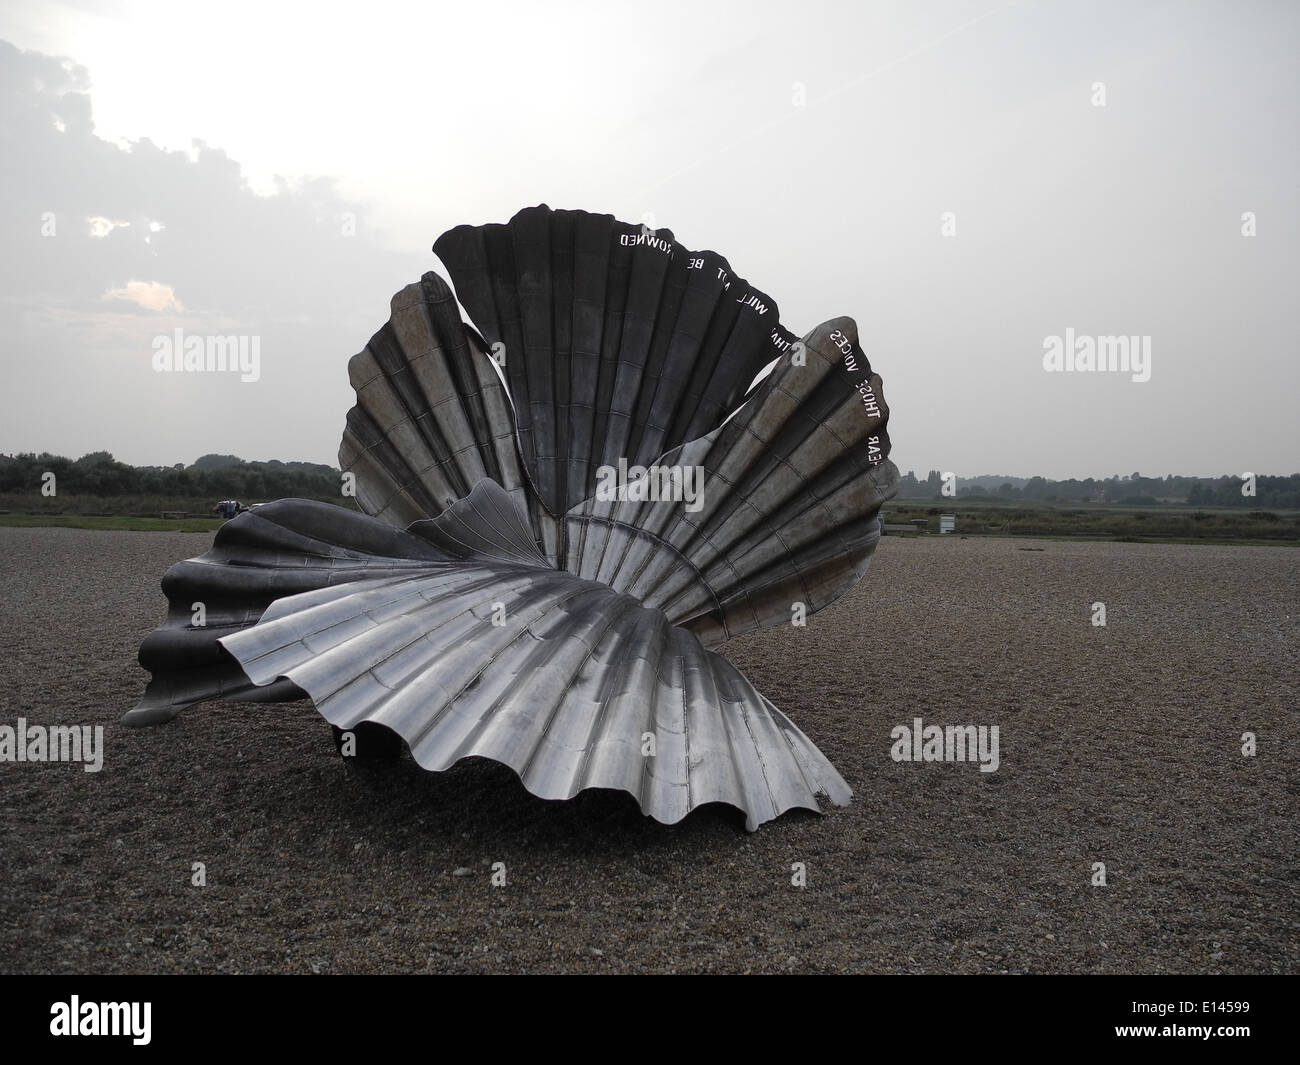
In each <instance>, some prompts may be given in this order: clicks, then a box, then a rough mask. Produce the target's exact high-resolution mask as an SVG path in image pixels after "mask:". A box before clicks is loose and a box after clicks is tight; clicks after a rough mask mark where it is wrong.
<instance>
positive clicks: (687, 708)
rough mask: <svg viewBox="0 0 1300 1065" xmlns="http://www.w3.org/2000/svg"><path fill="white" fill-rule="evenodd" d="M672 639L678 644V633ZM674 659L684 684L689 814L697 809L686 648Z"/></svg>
mask: <svg viewBox="0 0 1300 1065" xmlns="http://www.w3.org/2000/svg"><path fill="white" fill-rule="evenodd" d="M670 639H672V640H673V642H674V643H676V642H677V641H678V640H679V639H680V637H678V636H677V635H676V633H670ZM689 646H690V645H689V644H687V645H686V647H689ZM673 650H674V651H675V650H676V648H675V647H674V648H673ZM674 658H675V660H676V661H677V662H679V663H680V669H681V672H682V683H681V684H680V685H679V686H678V691H679V692H680V694H681V700H682V752H683V765H684V768H685V774H684V776H685V778H686V810H687V812H688V813H689V812H690V811H691V810H693V809H695V789H694V787H692V783H693V781H692V777H693V776H694V774H693V773H692V772H691V713H690V700H689V699H688V698H687V691H686V687H687V680H686V678H687V676H688V675H689V674H688V672H687V669H686V649H685V647H684V648H683V649H682V653H681V654H680V655H674ZM708 664H709V667H710V668H712V663H708Z"/></svg>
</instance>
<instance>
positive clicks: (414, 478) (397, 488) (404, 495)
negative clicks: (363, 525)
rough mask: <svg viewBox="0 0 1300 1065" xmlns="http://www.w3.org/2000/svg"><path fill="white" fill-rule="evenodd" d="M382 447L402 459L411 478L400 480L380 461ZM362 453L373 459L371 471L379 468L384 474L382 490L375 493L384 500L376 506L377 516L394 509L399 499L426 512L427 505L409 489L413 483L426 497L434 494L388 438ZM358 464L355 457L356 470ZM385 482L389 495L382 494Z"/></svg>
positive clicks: (369, 484) (429, 497) (353, 465)
mask: <svg viewBox="0 0 1300 1065" xmlns="http://www.w3.org/2000/svg"><path fill="white" fill-rule="evenodd" d="M381 447H387V448H388V449H389V450H391V451H392V452H393V454H394V455H395V456H397V458H398V461H400V463H401V466H402V468H403V469H405V470H406V471H407V473H408V474H410V476H411V480H409V481H406V482H402V481H399V480H398V479H397V478H396V477H394V476H393V475H392V473H390V472H389V469H388V464H387V462H386V461H380V459H379V457H378V456H379V453H380V448H381ZM362 454H363V455H365V456H367V457H369V458H370V460H371V462H370V467H371V469H370V472H371V473H372V474H373V473H374V472H375V470H378V471H379V473H380V474H382V478H383V480H382V481H381V482H380V484H379V486H378V487H379V489H380V491H376V493H375V494H376V495H377V496H378V497H379V498H380V499H382V500H383V501H382V502H381V503H379V504H378V506H376V508H375V517H378V516H379V515H381V514H384V513H386V512H387V511H388V510H390V509H392V508H393V507H394V505H395V504H397V503H398V502H399V501H405V502H406V503H408V504H409V505H410V507H411V509H413V510H415V511H416V512H417V513H424V512H425V510H426V507H425V506H424V505H423V504H421V503H418V502H417V500H416V497H415V496H413V495H412V494H411V492H410V491H409V489H410V487H411V486H412V485H415V486H416V487H418V488H419V489H420V494H421V495H422V496H423V497H424V498H425V499H432V496H430V495H429V494H428V492H427V491H425V488H424V485H423V484H422V483H421V482H420V479H419V474H418V473H417V471H416V470H414V469H412V468H411V466H410V465H409V464H408V463H407V461H406V459H405V458H402V457H401V456H400V455H398V452H397V450H396V448H392V447H391V446H390V445H389V444H388V441H386V440H379V441H376V442H375V443H374V444H372V445H370V446H368V447H366V448H365V449H364V450H363V451H362ZM358 457H360V456H358ZM358 465H359V463H358V462H357V461H356V460H355V459H354V460H353V463H352V467H351V468H352V469H353V470H355V469H356V468H357V466H358ZM363 472H364V471H363ZM384 482H387V488H388V494H387V496H384V495H383V494H382V489H383V488H384ZM373 484H374V482H373V481H371V482H369V483H368V485H367V487H370V486H371V485H373ZM363 513H364V511H363Z"/></svg>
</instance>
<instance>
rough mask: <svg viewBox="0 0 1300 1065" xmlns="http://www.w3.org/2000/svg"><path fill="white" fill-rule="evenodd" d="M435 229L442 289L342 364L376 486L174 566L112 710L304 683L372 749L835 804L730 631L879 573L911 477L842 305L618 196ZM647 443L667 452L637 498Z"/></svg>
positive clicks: (347, 442) (134, 717) (353, 426)
mask: <svg viewBox="0 0 1300 1065" xmlns="http://www.w3.org/2000/svg"><path fill="white" fill-rule="evenodd" d="M434 251H435V252H437V254H438V256H439V257H440V259H441V260H442V262H443V264H444V265H445V267H446V269H447V271H448V273H449V275H450V278H451V280H452V282H453V283H454V285H455V295H453V293H452V290H451V288H450V287H449V286H448V284H447V282H446V281H444V280H443V278H442V277H440V276H439V275H438V274H436V273H427V274H425V275H424V276H423V277H422V278H421V279H420V280H419V281H418V282H416V283H415V284H413V285H410V286H408V287H407V288H405V289H403V290H402V291H401V292H399V293H398V294H397V295H396V296H395V297H394V298H393V301H392V314H391V316H390V318H389V320H388V322H387V323H386V324H385V325H384V326H383V327H382V328H381V329H380V330H379V331H378V332H377V333H376V334H375V335H374V336H373V337H372V338H371V340H370V342H369V344H367V345H366V347H365V349H364V350H363V351H361V352H360V354H358V355H356V356H354V357H353V359H352V360H351V362H350V363H349V366H348V372H349V376H350V378H351V382H352V386H353V388H354V389H355V391H356V395H357V402H356V406H355V407H353V409H352V410H351V411H349V412H348V416H347V422H346V426H345V428H344V432H343V443H342V447H341V449H340V452H339V461H340V465H341V467H342V469H343V471H344V473H345V476H346V475H351V476H350V477H349V483H350V484H351V485H353V488H354V500H355V505H356V507H357V508H358V509H357V510H348V509H344V508H342V507H335V506H330V505H327V504H324V503H315V502H309V501H306V500H301V499H285V500H279V501H277V502H274V503H269V504H267V505H265V506H261V507H258V508H257V509H256V510H253V511H250V512H248V513H245V514H241V515H240V516H238V517H236V518H234V519H232V520H231V521H229V522H227V523H226V524H225V525H224V526H222V528H221V530H220V531H219V532H218V533H217V536H216V539H215V542H214V544H213V547H212V550H211V551H209V552H208V553H207V554H206V555H204V556H203V557H202V558H198V559H191V560H189V561H186V562H181V563H178V564H177V565H176V566H173V567H172V568H171V569H170V570H169V571H168V572H167V574H166V575H165V576H164V578H163V591H164V592H165V594H166V595H167V598H168V601H169V610H168V614H167V619H166V621H165V622H164V623H163V625H162V626H161V627H160V628H158V629H157V630H155V631H154V632H153V633H152V634H151V635H150V636H149V637H148V638H147V639H146V640H145V641H144V644H143V646H142V647H141V649H140V662H141V664H142V665H143V666H144V667H145V668H146V669H148V670H150V671H151V672H152V674H153V678H152V680H151V682H150V683H149V685H148V688H147V690H146V692H145V696H144V698H143V700H142V701H141V702H140V704H139V705H138V706H137V707H136V708H135V709H133V710H131V711H130V712H129V713H127V714H126V715H125V717H124V718H123V720H124V721H125V722H126V723H127V724H130V725H146V724H157V723H160V722H165V721H168V720H170V719H171V718H173V717H174V716H175V715H176V714H177V713H179V712H180V711H181V710H182V709H184V708H185V707H187V706H190V705H193V704H195V703H199V702H204V701H209V700H236V701H239V700H244V701H248V700H256V701H267V702H274V701H284V700H292V699H300V698H303V697H304V696H306V697H310V698H311V699H312V701H313V702H314V703H315V705H316V708H317V709H318V710H319V711H320V713H321V714H322V715H323V716H324V717H325V719H326V720H327V721H329V722H330V723H331V725H333V726H334V727H335V729H336V730H338V731H339V733H340V734H344V733H347V734H350V738H349V742H350V743H352V742H360V746H361V747H362V748H368V749H370V750H371V751H386V752H388V753H390V754H396V753H400V751H401V748H402V746H403V745H405V747H407V748H409V750H410V752H411V755H412V756H413V757H414V758H415V760H416V761H417V762H418V763H419V764H420V765H421V766H423V767H424V768H425V769H428V770H435V771H436V770H444V769H447V768H449V767H450V766H452V765H453V764H455V763H456V762H457V761H459V760H460V759H462V758H466V757H469V756H481V757H485V758H491V759H494V760H496V761H498V762H502V763H504V764H506V765H508V766H510V767H511V768H513V769H514V770H515V771H516V772H517V773H518V774H519V776H520V778H521V779H522V781H523V783H524V785H525V786H526V787H527V788H528V790H529V791H531V792H532V793H533V794H535V795H538V796H541V797H543V798H547V799H564V798H571V797H572V796H574V795H576V794H577V793H578V792H579V791H581V790H583V789H585V788H616V789H621V790H623V791H626V792H629V793H630V794H632V795H633V796H635V798H636V800H637V802H638V803H639V804H640V806H641V809H642V810H643V811H644V812H645V813H646V814H647V815H649V816H651V817H654V818H656V819H657V820H659V821H662V822H665V823H674V822H676V821H679V820H680V819H681V818H683V817H685V816H686V814H688V813H689V812H690V811H691V810H692V809H694V808H695V807H697V806H700V805H703V804H705V803H711V802H723V803H729V804H731V805H732V806H735V807H738V808H739V809H741V810H742V811H744V813H745V817H746V824H747V827H749V828H750V829H754V828H757V827H758V825H760V824H761V823H762V822H764V821H768V820H770V819H772V818H774V817H777V816H779V815H780V814H781V813H783V812H785V811H786V810H790V809H793V808H796V807H799V808H804V809H809V810H819V809H820V806H819V803H818V797H819V796H820V797H824V798H826V799H828V800H829V801H830V802H831V803H833V804H836V805H843V804H844V803H846V802H848V801H849V799H850V797H851V794H852V793H851V791H850V789H849V787H848V785H847V784H846V783H845V782H844V780H843V779H842V778H841V777H840V775H839V773H837V772H836V771H835V769H834V767H833V766H832V765H831V764H830V762H829V761H828V760H827V759H826V757H825V756H824V755H823V754H822V753H821V752H820V751H819V750H818V749H817V748H816V747H815V746H814V745H813V743H812V742H811V741H810V740H809V739H808V738H807V737H806V736H805V735H804V734H803V733H802V732H800V731H799V729H798V728H796V727H795V725H794V724H793V723H792V722H791V721H790V720H789V719H788V718H787V717H786V716H785V715H784V714H782V713H781V711H780V710H778V709H777V708H776V707H775V706H773V705H772V703H771V702H769V701H768V700H767V699H765V698H764V697H763V696H762V695H761V694H760V693H759V692H758V691H756V690H755V689H754V687H753V685H751V684H750V683H749V681H748V680H746V678H745V677H744V676H743V675H741V673H740V672H739V671H738V670H737V669H736V668H735V667H734V666H732V665H731V664H730V663H728V662H727V661H725V660H724V659H723V658H721V657H719V656H718V655H716V654H715V653H713V648H715V647H717V646H718V645H719V644H721V643H722V642H723V641H725V640H727V639H729V638H730V637H732V636H736V635H739V634H741V633H746V632H752V631H754V630H756V629H760V628H765V627H768V626H774V625H785V624H789V622H790V617H791V604H793V603H800V604H803V605H804V606H805V607H806V612H807V613H813V612H814V611H816V610H819V609H821V608H822V607H825V606H826V605H828V604H829V603H831V602H833V601H835V600H836V599H837V598H839V596H841V595H842V594H843V593H844V592H845V591H847V590H848V589H849V588H850V587H851V586H852V585H853V584H854V583H855V582H856V581H857V580H858V579H859V578H860V577H861V576H862V575H863V574H864V573H865V572H866V570H867V567H868V564H869V562H870V559H871V556H872V553H873V552H874V550H875V547H876V543H877V541H878V540H879V537H880V518H879V512H880V507H881V504H882V503H884V502H885V501H886V500H887V499H889V498H890V497H891V496H892V495H893V494H894V492H895V491H896V489H897V483H898V471H897V470H896V469H895V467H894V465H893V463H891V462H890V461H889V460H888V455H889V437H888V434H887V431H886V423H887V421H888V417H889V409H888V407H887V405H886V404H885V400H884V394H883V391H882V388H881V381H880V377H879V376H878V375H876V374H875V373H873V372H872V370H871V367H870V363H869V362H868V360H867V357H866V355H865V353H864V352H863V351H862V350H861V348H860V347H859V345H858V341H857V328H856V326H855V324H854V322H853V320H852V319H849V318H835V319H832V320H831V321H829V322H826V323H824V324H823V325H821V326H818V327H817V328H816V329H814V330H813V331H812V332H810V333H808V334H807V335H806V336H804V337H802V338H798V337H796V336H795V335H794V334H793V333H790V332H789V331H787V330H786V329H785V328H784V327H782V326H781V325H780V320H779V313H778V310H777V305H776V302H775V301H774V300H773V299H772V298H771V297H770V296H768V295H766V294H764V293H762V292H760V291H759V290H758V289H756V288H754V287H753V286H751V285H750V284H749V283H748V282H746V281H744V280H743V279H741V278H740V277H738V276H736V275H735V274H734V272H733V271H732V269H731V267H730V265H729V264H728V263H727V262H726V260H725V259H723V258H722V257H721V256H719V255H717V254H716V253H714V252H708V251H706V252H692V251H687V250H686V249H685V248H683V247H682V246H681V245H679V244H678V243H677V242H676V240H675V239H674V237H673V235H672V233H671V232H669V231H668V230H664V229H661V230H655V231H646V230H645V229H644V228H643V227H639V226H634V225H630V224H627V223H623V222H619V221H617V220H615V219H614V218H613V217H611V216H609V215H597V214H589V213H587V212H584V211H553V210H551V209H550V208H548V207H546V206H540V207H532V208H528V209H525V210H523V211H520V212H519V213H518V214H517V215H515V217H514V218H512V219H511V220H510V222H509V223H506V224H493V225H483V226H459V227H457V228H455V229H453V230H451V231H449V232H448V233H445V234H444V235H443V236H442V237H441V238H439V240H438V241H437V242H436V243H435V245H434ZM456 296H459V298H460V302H461V304H462V305H463V306H464V308H465V310H466V312H467V313H468V315H469V318H470V320H471V322H472V325H471V324H469V323H466V322H464V321H463V320H462V318H461V315H460V312H459V310H458V308H457V303H456ZM494 353H496V354H497V356H498V357H497V358H496V359H494V358H493V354H494ZM765 370H766V372H764V371H765ZM638 467H639V468H641V469H644V470H646V471H650V470H652V469H654V470H656V471H657V472H658V471H665V470H667V471H673V472H672V473H671V475H669V476H657V479H656V482H655V485H656V490H654V491H650V490H643V488H648V486H643V487H642V488H636V489H634V490H628V488H629V486H630V485H631V484H636V483H637V478H636V475H637V474H639V472H640V471H639V470H638V469H637V468H638ZM629 472H632V473H633V474H634V476H633V477H632V479H631V481H629V479H628V474H629ZM647 476H648V473H647ZM611 477H612V478H613V480H612V481H611ZM611 484H612V485H614V490H610V487H609V486H610V485H611ZM602 486H605V490H601V488H602ZM674 488H675V489H676V490H675V491H674V490H671V489H674ZM660 489H662V490H660ZM195 602H202V603H204V604H205V605H206V619H205V624H203V625H202V626H196V625H194V624H193V623H192V617H193V604H194V603H195ZM647 735H648V736H650V737H652V739H653V742H652V743H647V742H645V740H644V737H646V736H647ZM646 752H649V753H646Z"/></svg>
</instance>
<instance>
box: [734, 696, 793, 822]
mask: <svg viewBox="0 0 1300 1065" xmlns="http://www.w3.org/2000/svg"><path fill="white" fill-rule="evenodd" d="M715 683H716V682H715ZM755 694H756V695H758V697H759V698H760V699H761V698H762V694H761V693H760V692H758V691H757V690H755ZM718 702H719V703H720V704H729V705H732V706H738V707H739V712H740V720H741V723H742V724H743V725H744V726H745V734H746V735H747V736H748V737H749V742H750V743H751V744H752V745H753V747H754V758H755V761H757V762H758V768H759V771H760V772H761V773H762V774H763V787H764V788H765V789H766V790H767V800H768V802H769V803H771V806H772V816H773V817H776V816H778V815H779V814H780V812H781V805H780V803H778V802H777V801H776V793H775V792H774V791H773V790H772V781H771V778H770V777H769V776H768V773H767V762H766V761H765V760H764V758H763V749H762V748H761V747H760V746H759V744H758V739H757V737H755V735H754V726H753V725H752V724H751V722H750V720H749V708H748V706H747V701H746V699H745V698H744V695H743V692H742V695H741V698H740V699H739V700H730V699H728V698H726V696H724V695H721V694H720V695H719V699H718ZM723 720H724V721H725V720H726V715H725V714H724V715H723ZM727 732H728V735H730V732H731V729H730V728H729V727H728V729H727ZM733 761H734V755H733ZM801 775H802V774H801ZM741 793H742V794H744V788H743V787H742V788H741ZM745 813H746V814H748V813H749V809H748V807H747V806H746V808H745ZM764 820H771V818H764ZM759 823H760V824H761V823H762V822H759Z"/></svg>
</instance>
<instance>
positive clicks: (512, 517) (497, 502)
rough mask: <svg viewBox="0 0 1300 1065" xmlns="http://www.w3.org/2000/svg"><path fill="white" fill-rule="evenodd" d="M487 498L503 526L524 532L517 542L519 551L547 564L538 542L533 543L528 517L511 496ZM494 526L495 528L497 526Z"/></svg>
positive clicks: (517, 531) (516, 531)
mask: <svg viewBox="0 0 1300 1065" xmlns="http://www.w3.org/2000/svg"><path fill="white" fill-rule="evenodd" d="M502 491H503V492H504V489H502ZM486 498H487V500H488V504H489V505H490V506H491V507H492V509H493V510H494V511H496V513H497V515H498V517H500V518H501V524H502V525H503V526H505V527H508V528H510V530H511V533H512V534H514V535H516V536H518V535H519V534H523V535H522V537H521V538H520V539H519V541H518V543H517V544H516V547H517V549H518V551H519V553H520V554H523V555H525V557H529V558H535V559H536V560H537V561H538V562H539V563H541V564H542V566H545V565H546V557H545V556H544V555H542V554H541V553H540V552H538V550H537V546H536V544H534V543H533V540H532V533H531V531H530V530H529V529H528V526H527V519H526V518H521V517H520V515H519V513H518V512H517V511H516V510H515V506H514V503H513V502H511V501H510V497H509V496H508V495H507V496H506V498H505V499H504V500H502V499H500V498H498V497H497V496H496V495H487V496H486ZM506 507H508V508H509V510H506V509H505V508H506ZM493 527H494V528H495V526H493ZM557 554H558V552H557Z"/></svg>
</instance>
